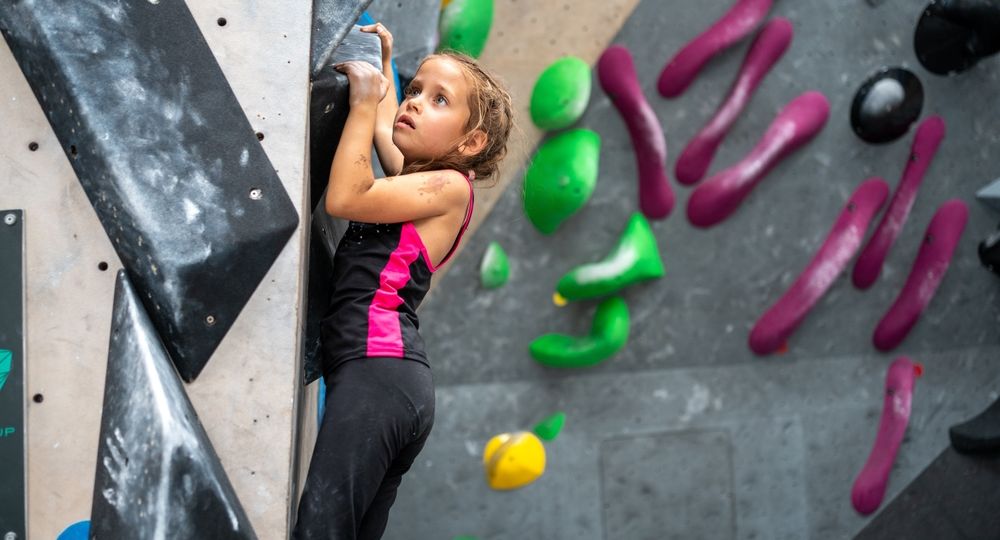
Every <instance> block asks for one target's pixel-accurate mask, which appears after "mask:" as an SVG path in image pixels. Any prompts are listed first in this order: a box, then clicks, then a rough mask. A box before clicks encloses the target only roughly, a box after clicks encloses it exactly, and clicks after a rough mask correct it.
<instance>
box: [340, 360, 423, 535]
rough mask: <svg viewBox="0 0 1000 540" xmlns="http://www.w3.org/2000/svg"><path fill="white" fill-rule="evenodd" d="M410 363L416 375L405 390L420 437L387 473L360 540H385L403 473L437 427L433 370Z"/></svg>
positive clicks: (401, 452)
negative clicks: (417, 420)
mask: <svg viewBox="0 0 1000 540" xmlns="http://www.w3.org/2000/svg"><path fill="white" fill-rule="evenodd" d="M409 363H410V364H413V366H412V367H413V369H409V370H408V371H412V372H413V373H412V375H411V376H409V377H408V378H407V380H406V384H405V385H403V384H401V387H402V388H404V389H405V392H406V394H407V397H408V399H409V400H410V402H411V403H413V404H414V406H415V407H416V408H417V410H418V411H419V417H420V421H419V422H418V423H417V425H416V430H415V431H414V432H413V434H414V435H415V437H416V438H415V439H413V440H412V442H410V443H409V444H408V445H406V446H405V447H404V448H403V449H402V450H401V451H400V452H399V454H398V455H397V456H396V459H395V460H393V462H392V464H391V465H390V466H389V470H388V471H386V474H385V477H384V478H383V479H382V483H381V485H379V488H378V493H376V494H375V499H374V500H373V501H372V503H371V505H369V506H368V510H367V511H366V512H365V516H364V518H363V519H362V520H361V528H360V529H359V530H358V538H359V539H360V540H377V539H379V538H381V537H382V533H383V532H385V527H386V523H387V522H388V520H389V508H390V507H391V506H392V503H393V502H394V501H395V500H396V489H397V488H398V487H399V483H400V481H402V479H403V474H405V473H406V471H408V470H410V466H411V465H413V462H414V460H416V459H417V455H418V454H420V451H421V450H423V448H424V442H426V441H427V437H428V436H429V435H430V433H431V428H432V427H433V425H434V381H433V379H432V377H431V370H430V368H428V367H427V366H425V365H423V364H420V363H417V362H409Z"/></svg>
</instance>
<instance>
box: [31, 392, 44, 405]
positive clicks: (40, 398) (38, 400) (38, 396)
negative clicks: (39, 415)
mask: <svg viewBox="0 0 1000 540" xmlns="http://www.w3.org/2000/svg"><path fill="white" fill-rule="evenodd" d="M31 400H32V401H34V402H35V403H41V402H43V401H45V396H43V395H41V394H35V395H34V396H33V397H32V398H31Z"/></svg>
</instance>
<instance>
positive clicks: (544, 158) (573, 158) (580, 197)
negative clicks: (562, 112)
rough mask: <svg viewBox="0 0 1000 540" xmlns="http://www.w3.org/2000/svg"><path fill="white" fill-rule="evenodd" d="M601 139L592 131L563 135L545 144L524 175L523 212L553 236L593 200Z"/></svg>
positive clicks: (540, 229)
mask: <svg viewBox="0 0 1000 540" xmlns="http://www.w3.org/2000/svg"><path fill="white" fill-rule="evenodd" d="M600 153H601V136H600V135H598V134H597V133H595V132H593V131H591V130H589V129H574V130H571V131H566V132H564V133H560V134H559V135H556V136H555V137H552V138H551V139H549V140H548V141H546V142H545V143H543V144H542V146H541V147H540V148H539V149H538V152H536V153H535V157H534V158H533V159H532V160H531V164H530V165H529V166H528V171H527V172H526V173H525V175H524V212H525V213H526V214H527V215H528V219H529V220H530V221H531V223H532V224H533V225H534V226H535V228H537V229H538V230H539V231H540V232H542V233H543V234H551V233H553V232H555V230H556V229H557V228H559V226H560V225H561V224H562V223H563V221H565V220H566V219H567V218H569V217H570V216H572V215H573V214H574V213H576V212H577V211H578V210H579V209H580V208H582V207H583V205H584V204H586V203H587V201H588V200H589V199H590V195H591V194H592V193H593V192H594V185H595V184H596V183H597V165H598V158H599V156H600Z"/></svg>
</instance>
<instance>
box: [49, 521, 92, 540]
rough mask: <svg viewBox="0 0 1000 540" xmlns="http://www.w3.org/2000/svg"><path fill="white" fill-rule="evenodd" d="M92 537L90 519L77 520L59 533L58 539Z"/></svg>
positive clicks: (78, 539)
mask: <svg viewBox="0 0 1000 540" xmlns="http://www.w3.org/2000/svg"><path fill="white" fill-rule="evenodd" d="M89 537H90V520H89V519H85V520H83V521H77V522H76V523H74V524H72V525H70V526H69V527H66V529H65V530H63V532H61V533H59V537H58V538H56V540H87V538H89Z"/></svg>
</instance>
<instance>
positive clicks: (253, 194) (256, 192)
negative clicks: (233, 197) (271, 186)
mask: <svg viewBox="0 0 1000 540" xmlns="http://www.w3.org/2000/svg"><path fill="white" fill-rule="evenodd" d="M263 196H264V192H263V191H261V189H260V188H253V189H251V190H250V198H251V199H253V200H255V201H259V200H260V198H261V197H263Z"/></svg>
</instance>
